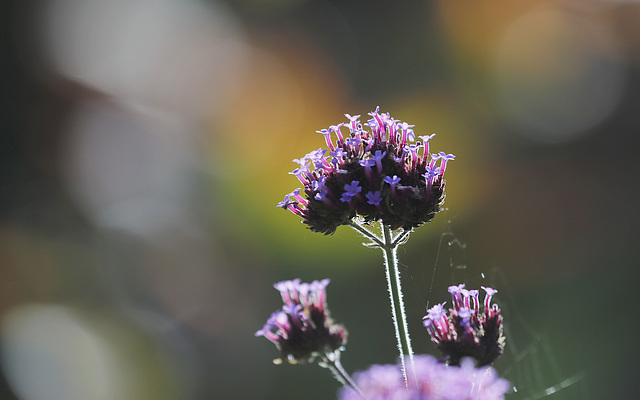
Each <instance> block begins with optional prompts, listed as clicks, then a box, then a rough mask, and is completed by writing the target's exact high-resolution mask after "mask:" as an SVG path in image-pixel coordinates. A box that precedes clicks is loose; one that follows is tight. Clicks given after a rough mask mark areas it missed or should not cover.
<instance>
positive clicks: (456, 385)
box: [339, 356, 509, 400]
mask: <svg viewBox="0 0 640 400" xmlns="http://www.w3.org/2000/svg"><path fill="white" fill-rule="evenodd" d="M408 373H409V379H408V382H409V387H408V388H407V387H406V386H405V381H404V377H403V376H402V371H401V370H400V367H399V366H397V365H374V366H372V367H370V368H369V369H368V370H367V371H364V372H360V373H358V374H356V375H355V381H356V384H357V385H358V386H359V387H360V389H361V391H362V394H363V395H364V398H366V399H368V400H387V399H416V400H418V399H420V400H500V399H504V394H505V393H506V392H507V390H508V389H509V383H508V382H507V381H506V380H504V379H501V378H498V376H497V374H496V373H495V372H494V370H493V368H491V367H484V368H475V367H474V366H473V361H471V360H468V359H465V360H463V362H462V365H461V367H450V366H446V365H444V364H441V363H439V362H438V361H437V360H436V359H435V358H434V357H431V356H415V357H414V367H413V368H412V369H409V371H408ZM339 399H340V400H361V399H362V396H360V394H358V393H357V392H356V391H355V390H353V389H351V388H344V389H342V390H341V391H340V395H339Z"/></svg>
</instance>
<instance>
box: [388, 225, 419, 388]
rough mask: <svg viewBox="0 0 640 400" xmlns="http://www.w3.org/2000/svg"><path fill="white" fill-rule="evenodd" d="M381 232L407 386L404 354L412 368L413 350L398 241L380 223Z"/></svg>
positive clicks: (395, 325)
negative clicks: (404, 299)
mask: <svg viewBox="0 0 640 400" xmlns="http://www.w3.org/2000/svg"><path fill="white" fill-rule="evenodd" d="M382 233H383V245H382V246H380V248H381V249H382V252H383V254H384V264H385V272H386V276H387V288H388V290H389V300H390V302H391V315H392V317H393V326H394V328H395V331H396V340H397V342H398V351H399V352H400V361H401V363H402V375H403V376H404V380H405V384H406V385H407V386H408V381H407V366H406V361H405V356H408V359H409V365H410V368H412V369H413V350H412V349H411V338H410V337H409V327H408V325H407V315H406V313H405V308H404V301H403V297H402V286H401V284H400V270H399V269H398V254H397V250H398V243H399V242H400V241H399V240H394V238H393V235H392V234H391V231H390V229H389V227H388V226H385V225H382ZM400 237H406V235H405V234H404V233H402V234H400V235H399V236H398V238H400ZM398 238H396V239H398Z"/></svg>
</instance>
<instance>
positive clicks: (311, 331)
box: [256, 279, 347, 364]
mask: <svg viewBox="0 0 640 400" xmlns="http://www.w3.org/2000/svg"><path fill="white" fill-rule="evenodd" d="M328 284H329V279H323V280H322V281H313V282H311V283H300V279H294V280H291V281H283V282H279V283H276V284H275V285H274V287H275V288H276V289H278V290H279V291H280V294H281V296H282V301H283V302H284V305H283V306H282V310H280V311H276V312H274V313H273V314H272V315H271V317H270V318H269V319H268V320H267V323H266V324H265V325H264V327H263V328H262V329H261V330H259V331H258V332H256V336H264V337H266V338H267V339H269V340H270V341H271V342H273V343H274V344H275V345H276V346H277V347H278V349H279V350H280V352H281V354H282V358H283V359H285V360H287V361H289V362H290V363H292V364H295V363H306V362H311V361H313V359H314V357H315V356H317V355H319V354H320V355H322V356H323V357H324V356H325V355H327V354H331V353H336V352H338V351H340V350H341V348H342V346H344V344H345V343H346V341H347V331H346V329H345V328H344V327H343V326H342V325H339V324H335V323H333V321H332V320H331V318H330V316H329V310H328V309H327V302H326V292H325V288H326V287H327V285H328ZM281 361H282V360H276V362H278V363H279V362H281Z"/></svg>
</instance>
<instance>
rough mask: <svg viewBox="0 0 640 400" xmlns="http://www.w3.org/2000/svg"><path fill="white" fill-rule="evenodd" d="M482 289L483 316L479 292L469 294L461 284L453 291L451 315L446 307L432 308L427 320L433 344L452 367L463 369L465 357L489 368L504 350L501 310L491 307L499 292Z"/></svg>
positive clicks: (452, 289) (452, 288)
mask: <svg viewBox="0 0 640 400" xmlns="http://www.w3.org/2000/svg"><path fill="white" fill-rule="evenodd" d="M482 289H484V291H485V292H486V296H485V298H484V306H483V309H484V310H483V311H482V312H481V310H480V301H479V300H478V295H479V292H478V291H477V290H466V289H465V288H464V284H461V285H458V286H450V287H449V293H451V296H452V297H453V308H451V309H449V314H447V311H446V309H445V308H444V305H445V303H442V304H436V305H435V306H433V307H432V308H430V309H429V310H428V311H427V313H428V314H427V315H426V316H425V317H424V318H423V323H424V326H425V327H426V328H427V331H428V332H429V335H430V336H431V340H432V341H433V342H434V343H435V344H436V346H437V347H438V349H440V351H441V352H442V354H443V355H444V356H445V357H446V362H447V364H449V365H459V364H460V360H462V358H464V357H473V358H474V359H475V360H476V363H477V364H478V365H488V364H491V363H492V362H493V361H494V360H495V359H496V358H497V357H498V356H500V355H501V354H502V351H503V350H504V345H505V337H504V336H503V334H502V329H503V328H502V316H501V315H500V308H498V305H497V304H493V305H492V304H491V297H492V296H493V295H494V294H496V293H497V292H498V291H497V290H494V289H492V288H489V287H484V286H483V287H482Z"/></svg>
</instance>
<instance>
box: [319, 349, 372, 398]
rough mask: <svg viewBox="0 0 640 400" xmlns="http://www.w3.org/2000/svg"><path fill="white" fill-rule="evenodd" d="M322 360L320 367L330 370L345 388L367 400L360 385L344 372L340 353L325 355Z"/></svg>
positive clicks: (321, 356)
mask: <svg viewBox="0 0 640 400" xmlns="http://www.w3.org/2000/svg"><path fill="white" fill-rule="evenodd" d="M320 358H322V362H321V363H320V366H322V367H325V368H328V369H329V370H331V372H332V373H333V376H334V377H335V378H336V379H337V380H338V381H339V382H340V383H342V385H343V386H344V387H348V388H351V389H353V390H355V391H356V392H357V393H358V395H360V398H361V399H363V400H366V397H365V396H364V393H362V390H360V388H359V387H358V385H357V384H356V383H355V382H354V380H353V379H352V378H351V376H350V375H349V374H348V373H347V371H345V370H344V367H343V366H342V363H340V353H324V354H321V355H320Z"/></svg>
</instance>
